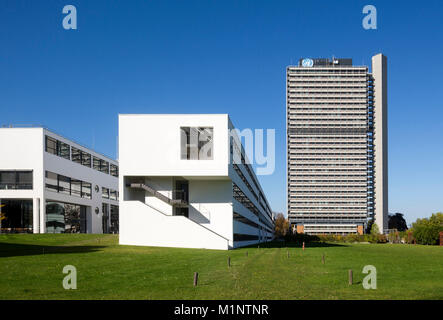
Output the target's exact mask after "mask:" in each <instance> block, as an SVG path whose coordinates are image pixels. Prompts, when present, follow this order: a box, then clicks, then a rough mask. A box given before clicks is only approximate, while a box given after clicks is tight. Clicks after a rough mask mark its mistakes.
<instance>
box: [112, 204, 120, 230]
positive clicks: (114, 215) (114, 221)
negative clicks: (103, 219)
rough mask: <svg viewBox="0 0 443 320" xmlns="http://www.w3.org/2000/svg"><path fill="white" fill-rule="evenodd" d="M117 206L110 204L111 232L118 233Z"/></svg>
mask: <svg viewBox="0 0 443 320" xmlns="http://www.w3.org/2000/svg"><path fill="white" fill-rule="evenodd" d="M118 214H119V211H118V206H114V205H112V204H111V230H110V231H111V233H118Z"/></svg>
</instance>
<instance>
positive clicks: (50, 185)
mask: <svg viewBox="0 0 443 320" xmlns="http://www.w3.org/2000/svg"><path fill="white" fill-rule="evenodd" d="M45 175H46V189H48V190H51V191H55V192H58V175H57V174H56V173H54V172H50V171H46V174H45Z"/></svg>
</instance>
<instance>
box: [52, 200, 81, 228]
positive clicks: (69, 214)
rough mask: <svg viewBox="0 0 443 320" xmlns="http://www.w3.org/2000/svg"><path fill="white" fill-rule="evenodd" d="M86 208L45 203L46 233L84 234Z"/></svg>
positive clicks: (59, 203) (58, 203) (67, 204)
mask: <svg viewBox="0 0 443 320" xmlns="http://www.w3.org/2000/svg"><path fill="white" fill-rule="evenodd" d="M86 227H87V219H86V207H85V206H80V205H75V204H69V203H63V202H53V201H47V202H46V232H47V233H86V232H87V229H86Z"/></svg>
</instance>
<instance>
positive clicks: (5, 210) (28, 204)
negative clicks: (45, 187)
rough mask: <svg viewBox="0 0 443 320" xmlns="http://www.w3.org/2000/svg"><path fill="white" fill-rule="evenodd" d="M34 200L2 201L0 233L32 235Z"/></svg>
mask: <svg viewBox="0 0 443 320" xmlns="http://www.w3.org/2000/svg"><path fill="white" fill-rule="evenodd" d="M32 219H33V214H32V200H15V199H0V233H32Z"/></svg>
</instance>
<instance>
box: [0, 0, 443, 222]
mask: <svg viewBox="0 0 443 320" xmlns="http://www.w3.org/2000/svg"><path fill="white" fill-rule="evenodd" d="M67 4H73V5H75V6H76V8H77V15H78V29H77V30H69V31H67V30H64V29H63V27H62V20H63V17H64V15H63V14H62V8H63V6H65V5H67ZM366 4H372V5H375V6H376V8H377V14H378V29H377V30H365V29H363V28H362V24H361V22H362V18H363V16H364V15H363V13H362V8H363V7H364V5H366ZM442 13H443V2H442V1H439V0H436V1H420V2H419V3H417V2H416V1H356V0H352V1H351V0H349V1H321V0H317V1H295V0H294V1H261V0H254V1H241V0H237V1H228V0H224V1H207V0H200V1H135V0H132V1H110V0H109V1H97V0H95V1H74V0H69V1H68V0H65V1H58V0H54V1H45V2H43V1H17V0H14V1H10V0H2V1H1V2H0V43H1V45H0V112H1V113H0V123H1V124H9V123H13V124H42V125H45V126H47V127H49V128H52V129H53V130H55V131H56V132H58V133H60V134H62V135H65V136H67V137H69V138H72V139H74V140H77V141H79V142H82V143H83V144H85V145H87V146H91V147H94V148H95V149H96V150H97V151H99V152H102V153H104V154H107V155H110V156H112V157H116V137H117V115H118V113H229V114H230V116H231V119H232V121H233V122H234V124H235V125H236V126H237V127H238V128H240V129H243V128H252V129H254V128H265V129H266V128H273V129H276V140H277V141H276V152H277V154H276V171H275V173H274V174H273V175H271V176H261V177H260V181H261V183H262V185H263V188H264V190H265V191H266V193H267V195H268V199H269V200H270V203H271V206H272V207H273V209H274V210H276V211H283V212H285V211H286V202H285V201H286V200H285V199H286V175H285V170H286V167H285V162H286V161H285V68H286V66H287V65H289V64H291V63H296V61H297V60H298V59H299V58H300V57H332V56H333V55H334V56H336V57H349V58H353V59H354V64H369V63H370V58H371V56H372V55H374V54H376V53H379V52H382V53H384V54H385V55H386V56H387V57H388V63H389V64H388V67H389V80H388V81H389V82H388V85H389V98H388V101H389V112H388V114H389V211H390V212H402V213H404V214H405V216H406V218H407V221H408V223H410V222H413V221H414V220H415V219H416V218H417V217H425V216H429V215H430V214H431V213H432V212H436V211H443V169H442V165H441V163H442V159H443V130H442V129H443V125H442V118H443V108H442V107H443V105H442V104H443V103H442V101H443V99H442V91H443V86H442V81H441V74H442V73H443V41H442V40H441V35H442V31H443V19H442V18H441V17H442Z"/></svg>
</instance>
